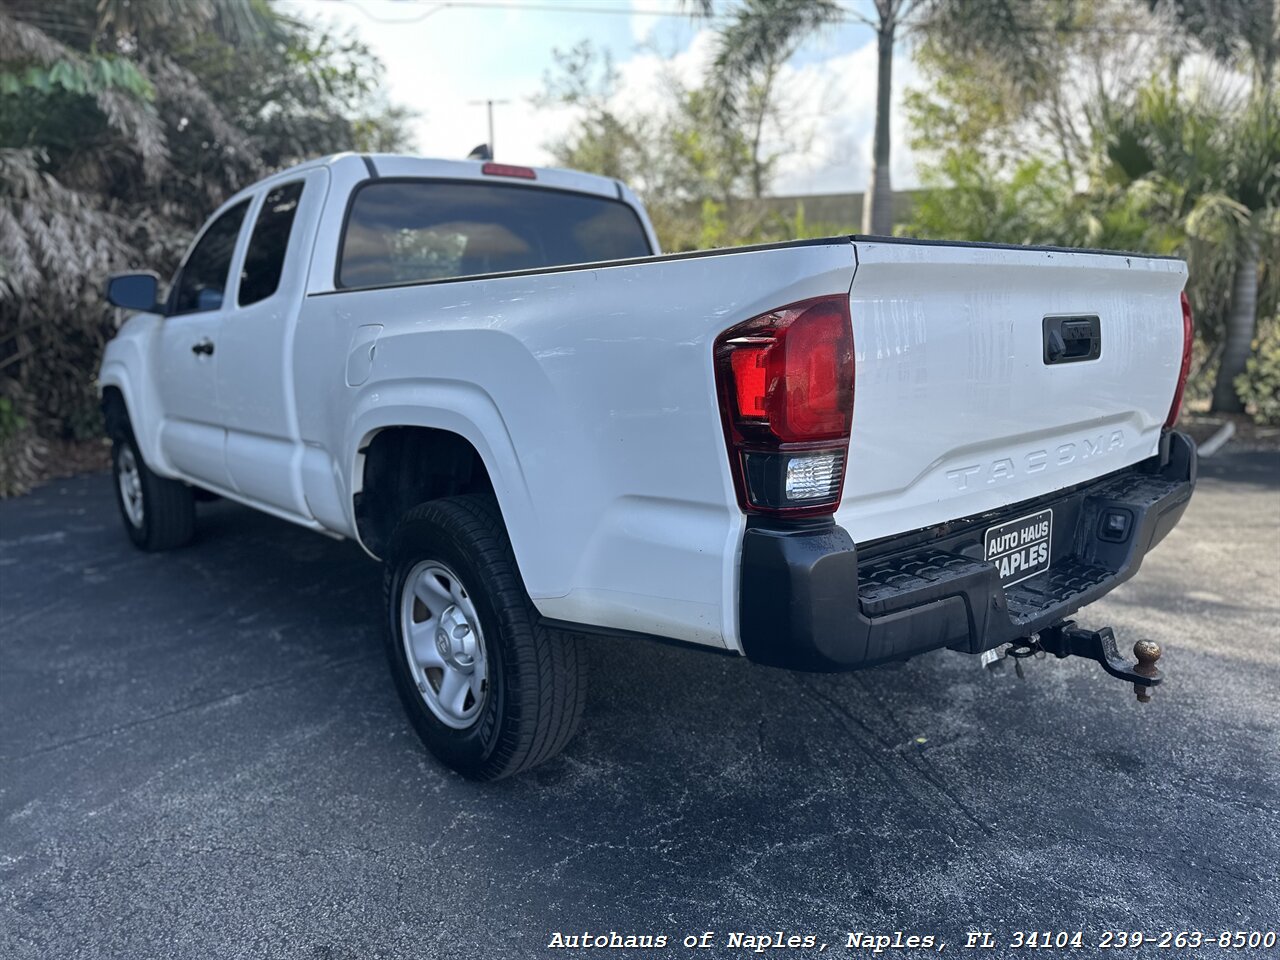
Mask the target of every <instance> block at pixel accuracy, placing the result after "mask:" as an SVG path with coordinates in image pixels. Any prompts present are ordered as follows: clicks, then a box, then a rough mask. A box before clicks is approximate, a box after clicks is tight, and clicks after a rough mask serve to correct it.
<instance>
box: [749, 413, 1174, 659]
mask: <svg viewBox="0 0 1280 960" xmlns="http://www.w3.org/2000/svg"><path fill="white" fill-rule="evenodd" d="M1195 479H1196V453H1195V445H1194V444H1193V443H1192V442H1191V440H1190V439H1189V438H1188V437H1187V436H1186V435H1185V434H1182V433H1169V434H1166V435H1165V437H1164V439H1163V440H1162V442H1161V447H1160V453H1159V455H1158V456H1156V457H1153V458H1151V459H1150V460H1147V461H1144V462H1143V463H1140V464H1137V465H1136V466H1134V467H1131V468H1129V469H1127V470H1123V471H1121V472H1119V473H1116V474H1112V475H1110V476H1107V477H1103V478H1102V479H1100V480H1097V481H1094V482H1092V483H1089V484H1085V485H1083V486H1081V487H1078V488H1075V489H1072V490H1070V491H1065V492H1060V493H1058V494H1054V495H1051V496H1049V497H1044V498H1041V499H1039V500H1035V501H1031V502H1029V503H1021V504H1016V505H1012V506H1010V507H1009V508H1008V509H1007V510H1003V511H1000V512H998V513H995V514H988V515H984V516H982V517H974V518H969V519H967V520H963V521H957V522H955V523H951V524H947V525H946V526H945V528H941V529H938V530H932V531H921V532H919V533H916V534H909V535H906V536H903V537H897V538H893V539H891V540H889V541H881V542H877V543H874V544H868V545H864V546H863V548H862V553H863V556H861V557H860V556H859V548H857V547H855V545H854V542H853V539H852V538H851V537H850V536H849V534H848V532H847V531H845V530H844V529H843V528H841V527H839V526H837V525H836V524H834V523H826V524H824V525H813V526H797V527H792V528H783V527H778V526H769V525H759V526H750V527H749V528H748V529H747V532H746V535H745V537H744V540H743V545H742V566H741V580H740V584H739V588H740V589H739V623H740V624H741V626H740V636H741V641H742V649H743V651H744V652H745V653H746V655H747V656H748V657H749V658H750V659H752V660H755V661H757V662H759V663H766V664H770V665H772V666H779V667H789V668H792V669H797V670H853V669H857V668H859V667H864V666H871V665H873V664H876V663H883V662H885V661H889V660H899V659H903V658H905V657H909V656H913V655H915V654H918V653H924V652H925V651H928V650H934V649H937V648H939V647H950V648H952V649H955V650H960V651H963V652H967V653H980V652H981V651H983V650H987V649H990V648H992V647H996V646H999V645H1000V644H1003V643H1009V642H1012V641H1014V640H1017V639H1019V638H1022V637H1027V636H1030V635H1031V634H1034V633H1037V632H1039V631H1040V630H1043V629H1044V628H1046V627H1048V626H1050V625H1051V624H1054V623H1056V622H1058V621H1060V620H1062V619H1063V618H1065V617H1068V616H1070V615H1071V614H1073V613H1074V612H1075V611H1077V610H1079V609H1080V608H1081V607H1083V606H1085V605H1086V604H1088V603H1092V602H1093V601H1094V600H1097V599H1098V598H1099V597H1101V596H1103V595H1104V594H1106V593H1107V592H1109V591H1110V590H1112V589H1114V588H1115V587H1116V586H1117V585H1118V584H1121V583H1123V582H1124V581H1125V580H1128V579H1129V578H1130V577H1132V576H1133V575H1134V574H1135V573H1137V571H1138V567H1139V566H1140V564H1141V563H1142V558H1143V557H1144V556H1145V555H1146V553H1147V551H1149V550H1150V549H1151V548H1152V547H1154V546H1155V545H1156V544H1157V543H1159V542H1160V541H1161V540H1163V539H1164V537H1165V536H1166V535H1167V534H1168V533H1169V531H1170V530H1172V529H1173V527H1174V526H1175V525H1176V524H1177V522H1178V520H1179V519H1180V518H1181V516H1182V514H1183V511H1185V510H1186V508H1187V503H1188V502H1189V501H1190V499H1191V493H1192V490H1193V489H1194V487H1195ZM1045 508H1052V509H1053V510H1054V518H1055V519H1054V524H1055V541H1054V544H1053V546H1052V553H1051V558H1052V562H1051V565H1050V568H1049V570H1047V571H1046V572H1045V573H1042V574H1039V575H1038V576H1035V577H1032V578H1031V579H1029V580H1024V581H1022V582H1021V583H1018V584H1015V585H1013V586H1011V587H1009V588H1007V589H1006V588H1004V587H1002V586H1001V585H1000V578H999V575H998V573H997V571H996V568H995V566H994V565H993V564H991V563H988V562H986V561H985V560H983V558H982V543H983V533H984V532H985V530H986V529H987V528H988V527H990V526H992V525H993V524H998V523H1000V522H1002V521H1003V520H1009V519H1012V518H1014V517H1017V516H1019V515H1022V514H1026V513H1029V512H1031V511H1033V510H1041V509H1045ZM1113 512H1121V513H1124V514H1127V515H1128V517H1129V518H1130V523H1129V527H1128V530H1129V532H1128V535H1127V537H1126V538H1125V539H1124V540H1123V541H1122V542H1114V541H1109V540H1104V539H1102V538H1101V537H1100V536H1099V535H1098V534H1099V530H1100V527H1101V522H1102V518H1103V517H1104V516H1105V515H1107V514H1109V513H1113Z"/></svg>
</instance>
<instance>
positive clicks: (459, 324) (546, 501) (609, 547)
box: [100, 155, 1185, 650]
mask: <svg viewBox="0 0 1280 960" xmlns="http://www.w3.org/2000/svg"><path fill="white" fill-rule="evenodd" d="M374 160H375V163H376V164H377V167H378V171H379V173H380V174H381V175H386V176H427V177H444V178H449V179H457V178H463V179H467V178H475V179H478V178H480V177H481V174H480V170H479V167H480V165H479V164H476V163H457V162H451V161H427V160H415V159H411V158H393V157H375V158H374ZM368 177H369V171H368V169H367V167H366V165H365V163H364V161H363V160H362V159H361V158H359V157H355V156H350V155H347V156H341V157H335V158H328V159H325V160H322V161H317V162H315V163H313V164H309V165H305V166H304V167H302V168H296V169H294V170H291V171H285V172H283V173H281V174H278V175H276V176H275V177H272V178H270V179H269V180H267V181H264V182H263V183H260V184H255V185H254V186H253V187H250V188H248V189H247V190H246V191H243V192H242V193H241V194H239V195H237V196H236V197H233V198H232V199H231V200H229V201H228V204H227V206H229V205H230V204H232V203H234V202H236V201H238V200H240V199H243V198H244V197H246V196H247V197H250V198H252V200H253V203H252V204H251V209H250V212H249V215H248V217H247V218H246V226H245V228H244V231H243V232H242V235H241V238H240V244H239V246H238V248H237V253H236V259H235V261H234V266H233V276H238V271H239V267H238V264H239V263H240V262H241V260H242V258H243V255H244V246H245V243H246V237H247V233H248V231H249V230H251V229H252V224H253V221H254V219H255V218H256V215H257V208H258V206H260V204H261V198H262V196H263V195H264V193H265V191H266V190H268V189H270V188H271V187H272V186H275V185H279V184H281V183H285V182H288V181H290V180H294V179H299V178H306V180H307V188H306V190H305V191H304V195H303V201H302V205H301V206H300V208H299V212H298V216H297V220H296V222H295V225H294V233H293V239H292V241H291V244H290V250H289V253H288V257H287V259H286V266H285V271H284V275H283V277H282V281H281V285H280V290H279V291H278V292H277V294H276V295H275V296H274V297H272V298H269V299H268V300H266V301H263V302H262V303H261V304H258V305H256V306H254V307H252V308H250V309H249V310H245V311H239V310H237V309H228V310H224V311H222V312H220V313H218V314H216V315H214V314H203V315H198V316H200V317H202V318H203V320H202V321H201V322H202V323H204V325H205V327H207V328H208V329H202V331H201V335H207V336H209V338H210V339H212V340H214V341H215V342H216V343H217V344H218V350H217V352H216V353H215V355H214V360H216V363H214V364H210V365H209V367H210V369H211V370H212V371H213V372H212V373H210V374H209V376H207V377H206V378H205V380H204V381H199V382H196V381H190V382H187V381H183V378H182V377H181V376H179V375H178V371H180V369H181V368H183V366H184V365H186V366H189V365H190V364H189V363H188V360H190V359H191V358H192V355H191V354H190V352H189V347H190V344H188V343H187V340H193V338H192V337H191V336H190V334H191V333H192V332H193V331H188V330H184V329H183V328H182V325H181V324H180V323H177V322H176V321H184V320H188V318H185V317H175V318H168V319H164V318H160V317H157V316H154V315H147V316H137V317H134V318H131V319H130V320H129V321H128V322H127V323H126V324H125V325H124V326H123V327H122V329H121V331H120V333H119V335H118V336H117V337H116V338H115V340H113V341H112V342H111V343H110V344H109V345H108V348H107V352H106V355H105V357H104V360H103V366H102V370H101V374H100V382H101V384H102V385H103V386H104V387H106V386H115V387H118V388H119V389H120V390H121V391H122V392H123V394H124V397H125V400H126V403H127V405H128V408H129V413H130V417H131V420H132V422H133V425H134V429H135V433H136V435H137V437H138V440H139V443H140V445H141V450H142V453H143V456H144V457H145V459H146V460H147V462H148V464H150V465H151V466H152V467H153V469H155V470H156V471H157V472H159V473H161V474H163V475H166V476H171V477H177V478H181V479H184V480H187V481H189V482H192V483H195V484H197V485H200V486H203V487H207V488H209V489H213V490H216V491H217V492H219V493H223V494H225V495H226V496H229V497H231V498H233V499H236V500H239V501H241V502H244V503H248V504H250V505H252V506H255V507H258V508H259V509H262V510H265V511H267V512H269V513H272V514H274V515H276V516H281V517H285V518H286V519H289V520H293V521H294V522H297V523H301V524H304V525H306V526H309V527H312V528H314V529H318V530H320V531H322V532H327V533H330V534H333V535H337V536H356V535H357V534H356V526H355V520H354V511H353V497H354V495H355V494H356V493H357V492H358V490H359V485H360V483H361V480H362V469H363V460H362V454H361V450H362V448H363V447H364V446H365V445H366V444H367V443H368V442H369V440H370V439H371V438H372V437H373V436H374V435H375V434H376V433H377V432H378V431H379V430H381V429H384V428H389V427H397V426H424V427H432V428H436V429H442V430H449V431H453V432H455V433H457V434H459V435H461V436H463V437H465V438H466V439H467V440H469V441H470V442H471V443H472V445H473V446H474V447H475V449H476V450H477V451H478V453H479V454H480V456H481V458H482V459H483V461H484V463H485V466H486V468H487V470H488V472H489V475H490V478H491V479H492V482H493V485H494V489H495V493H496V494H497V497H498V501H499V504H500V506H501V508H502V513H503V517H504V519H505V521H506V524H507V527H508V529H509V531H510V534H511V540H512V544H513V547H514V549H515V554H516V559H517V561H518V563H519V566H520V570H521V573H522V575H523V577H524V580H525V584H526V586H527V587H528V590H529V593H530V595H531V596H532V597H533V599H534V602H535V604H536V605H537V607H538V609H539V610H540V611H541V612H542V613H543V614H544V615H546V616H548V617H553V618H556V619H560V620H567V621H573V622H578V623H584V624H591V625H596V626H601V627H609V628H614V629H620V630H631V631H638V632H642V633H650V634H657V635H661V636H667V637H673V638H676V639H680V640H686V641H690V642H694V643H700V644H706V645H711V646H717V647H726V648H729V649H732V650H737V649H739V646H738V640H737V634H738V631H737V623H736V616H737V608H738V602H737V601H738V597H737V590H738V586H737V584H738V570H737V566H738V556H739V551H740V548H741V543H742V536H743V530H744V527H745V518H744V517H743V514H742V512H741V511H740V509H739V508H738V506H737V503H736V499H735V496H734V491H733V483H732V479H731V477H730V474H729V461H728V457H727V454H726V451H725V442H724V436H723V432H722V427H721V421H720V414H719V410H718V405H717V400H716V393H715V382H714V374H713V369H712V363H711V354H712V344H713V341H714V339H715V337H716V336H717V334H719V333H720V332H721V331H723V330H725V329H726V328H728V327H730V326H732V325H734V324H736V323H739V322H741V321H743V320H746V319H748V318H750V317H753V316H756V315H758V314H760V313H763V312H766V311H768V310H770V309H773V308H776V307H778V306H782V305H785V304H787V303H791V302H795V301H798V300H803V299H808V298H810V297H816V296H821V295H830V294H833V293H836V294H843V293H846V292H848V293H849V295H850V296H851V301H852V302H851V308H852V316H853V324H854V340H855V345H856V357H857V385H856V402H855V413H854V428H853V436H852V443H851V448H850V455H849V466H848V472H847V475H846V485H845V497H844V501H843V503H842V504H841V506H840V509H839V511H838V513H837V521H838V522H839V523H841V524H842V525H843V526H845V527H846V528H847V529H848V530H849V531H850V533H851V534H852V535H853V537H854V539H855V540H858V541H862V542H865V541H868V540H874V539H879V538H881V537H886V536H892V535H894V534H896V533H902V532H906V531H909V530H915V529H918V528H921V527H924V526H928V525H930V524H933V523H938V522H942V521H946V520H950V519H955V518H958V517H961V516H967V515H972V514H974V513H979V512H982V511H985V510H988V509H992V508H995V507H999V506H1002V505H1005V504H1009V503H1013V502H1017V501H1020V500H1024V499H1028V498H1031V497H1035V496H1038V495H1040V494H1044V493H1048V492H1052V491H1053V490H1056V489H1060V488H1062V487H1066V486H1069V485H1072V484H1075V483H1080V482H1082V481H1084V480H1088V479H1091V478H1093V477H1096V476H1099V475H1101V474H1104V473H1109V472H1111V471H1113V470H1116V469H1119V468H1121V467H1123V466H1125V465H1127V464H1130V463H1133V462H1136V461H1138V460H1141V459H1143V458H1145V457H1147V456H1149V455H1151V454H1152V453H1153V452H1154V451H1155V447H1156V443H1157V441H1158V438H1159V434H1160V427H1161V424H1162V423H1163V420H1164V418H1165V415H1166V413H1167V411H1168V408H1169V402H1170V399H1171V397H1172V394H1173V389H1174V383H1175V381H1176V378H1177V370H1178V364H1179V362H1180V359H1181V349H1182V333H1181V316H1180V312H1179V305H1178V292H1179V291H1180V290H1181V288H1182V286H1183V283H1184V282H1185V267H1184V265H1183V264H1181V263H1180V262H1177V261H1156V260H1143V259H1136V258H1134V259H1127V258H1124V257H1116V256H1100V255H1094V254H1084V253H1065V254H1064V253H1050V252H1047V251H1035V250H996V249H988V248H976V247H949V246H923V245H911V244H904V243H883V242H879V243H878V242H874V241H863V240H857V241H850V240H849V239H846V238H835V239H832V240H830V241H822V242H808V243H804V244H795V245H789V246H781V247H774V248H768V249H756V250H743V251H734V250H726V251H720V252H714V253H710V254H699V255H691V256H686V257H676V258H663V259H655V260H652V261H648V260H646V261H638V262H630V263H618V264H601V265H593V266H589V267H575V268H566V269H560V270H549V271H542V272H538V273H529V274H523V275H510V276H494V277H481V278H473V279H465V280H456V281H448V282H438V283H428V284H417V285H409V286H402V287H393V288H386V289H372V290H353V291H334V267H335V261H336V257H337V250H338V242H339V238H340V234H341V229H342V222H343V219H344V217H345V214H346V207H347V200H348V198H349V196H350V194H351V191H352V190H353V188H354V187H355V186H357V185H358V184H359V183H361V182H363V181H365V180H367V179H368ZM538 177H539V180H538V181H537V182H536V183H535V184H532V185H531V186H530V188H531V189H539V188H541V187H546V186H552V187H555V188H557V189H570V190H579V191H583V192H588V193H596V194H599V195H603V196H616V197H619V198H620V199H622V200H624V201H626V202H628V203H630V204H631V205H632V206H634V207H635V208H636V210H637V212H638V214H639V215H640V217H641V220H642V223H643V224H644V227H645V229H646V231H647V232H648V233H649V235H650V237H651V240H652V227H651V226H650V225H649V222H648V219H647V217H645V216H644V213H643V209H642V208H641V207H640V206H639V204H638V201H636V200H635V198H634V196H632V195H631V193H630V191H628V190H626V189H625V188H624V187H622V186H621V185H619V184H616V183H615V182H614V181H610V180H605V179H603V178H598V177H591V176H588V175H585V174H576V173H572V172H569V171H539V172H538ZM655 249H656V241H655ZM855 274H856V275H855ZM235 286H236V284H235V282H234V280H233V282H232V284H231V285H230V287H229V289H228V296H227V302H228V303H234V302H235V292H236V291H235ZM1058 313H1062V314H1076V313H1096V314H1098V315H1099V316H1100V317H1102V324H1103V351H1102V357H1101V358H1100V359H1099V360H1098V361H1093V362H1089V363H1080V364H1069V365H1063V366H1055V367H1045V366H1044V365H1043V363H1042V360H1041V336H1042V334H1041V320H1042V318H1043V317H1044V316H1045V315H1049V314H1058ZM188 322H190V321H188ZM180 335H181V336H180ZM166 338H168V339H169V340H171V341H172V343H171V344H170V345H169V346H167V347H166V346H165V342H166ZM194 339H198V337H195V338H194ZM224 346H225V349H224ZM183 350H186V351H187V352H186V353H183ZM179 382H181V384H182V385H181V387H178V386H175V384H178V383H179ZM210 384H212V387H210ZM193 391H203V393H202V394H201V396H202V397H203V396H205V395H206V394H207V395H208V396H209V399H208V400H207V402H206V401H204V400H201V399H200V398H198V397H195V396H194V395H193ZM193 430H194V431H196V433H197V434H199V430H205V431H206V432H205V433H204V434H202V435H196V436H194V437H193V435H192V431H193ZM202 436H203V440H202V439H201V437H202ZM1099 437H1101V438H1102V443H1101V444H1100V445H1099V444H1098V443H1097V440H1098V438H1099ZM1116 438H1119V439H1118V440H1116ZM1068 447H1070V449H1069V450H1067V449H1066V448H1068ZM1064 450H1065V451H1066V452H1064ZM179 452H180V453H181V457H182V459H181V462H178V458H177V457H176V456H171V455H170V453H179Z"/></svg>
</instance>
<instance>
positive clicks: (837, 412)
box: [715, 294, 854, 516]
mask: <svg viewBox="0 0 1280 960" xmlns="http://www.w3.org/2000/svg"><path fill="white" fill-rule="evenodd" d="M715 362H716V379H717V383H718V386H719V391H720V407H721V410H720V412H721V417H722V419H723V421H724V429H725V438H726V440H727V441H728V444H729V456H730V461H731V464H732V467H733V474H734V483H735V485H736V486H737V489H738V500H739V503H740V504H741V505H742V508H743V509H744V510H748V511H753V512H763V513H780V514H786V515H787V516H810V515H814V514H823V513H831V512H833V511H834V510H835V508H836V506H837V505H838V504H839V502H840V492H841V490H842V488H843V485H844V461H845V455H846V453H847V451H848V446H849V430H850V427H851V426H852V423H853V387H854V383H853V377H854V363H853V328H852V325H851V323H850V319H849V298H848V296H847V295H844V294H842V295H839V296H833V297H819V298H817V299H814V300H806V301H803V302H802V303H793V304H791V305H790V306H786V307H782V308H780V309H778V310H773V311H770V312H769V313H766V314H762V315H761V316H758V317H755V318H754V319H751V320H748V321H746V322H745V323H740V324H738V325H737V326H735V327H732V328H730V329H729V330H726V331H725V332H724V333H722V334H721V335H720V336H719V337H718V338H717V339H716V346H715Z"/></svg>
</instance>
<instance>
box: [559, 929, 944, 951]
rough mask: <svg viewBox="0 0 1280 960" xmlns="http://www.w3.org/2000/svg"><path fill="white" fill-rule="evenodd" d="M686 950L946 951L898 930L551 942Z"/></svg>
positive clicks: (577, 935) (585, 936)
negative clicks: (832, 935)
mask: <svg viewBox="0 0 1280 960" xmlns="http://www.w3.org/2000/svg"><path fill="white" fill-rule="evenodd" d="M676 946H683V947H685V948H687V949H689V950H711V949H719V950H721V951H724V950H739V951H742V952H744V953H757V954H762V953H768V952H771V951H773V950H814V951H818V952H824V951H826V950H828V949H831V950H839V949H841V948H843V949H845V950H858V951H866V952H867V953H870V954H872V955H876V954H880V953H884V952H885V951H886V950H931V951H935V952H937V953H941V952H942V951H943V950H944V949H945V948H946V943H944V942H943V941H942V940H940V939H939V938H937V937H935V936H933V935H931V934H926V935H920V934H914V933H904V932H903V931H901V930H896V931H894V932H892V933H864V932H856V933H846V934H845V935H844V937H843V939H839V938H833V939H831V940H824V939H820V938H819V937H818V936H817V935H816V934H811V933H807V934H799V933H790V932H788V931H786V930H774V931H772V932H769V933H744V932H742V931H732V932H727V933H721V932H718V931H715V930H706V931H703V932H701V933H691V934H688V935H685V936H679V935H677V936H674V937H672V936H668V935H667V934H665V933H659V934H636V933H619V932H618V931H616V930H610V931H609V932H608V933H601V932H595V931H591V930H584V931H581V932H577V931H575V932H569V933H565V932H562V931H559V930H557V931H555V932H554V933H552V934H551V936H550V938H549V939H548V941H547V947H548V949H554V948H562V949H571V950H589V949H599V950H663V949H666V948H668V947H676Z"/></svg>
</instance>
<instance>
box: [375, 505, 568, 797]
mask: <svg viewBox="0 0 1280 960" xmlns="http://www.w3.org/2000/svg"><path fill="white" fill-rule="evenodd" d="M384 588H385V589H384V593H385V597H386V610H387V621H388V630H387V659H388V662H389V663H390V666H391V674H392V676H393V678H394V680H395V684H396V690H397V691H398V692H399V694H400V699H401V701H402V702H403V704H404V708H405V711H406V712H407V713H408V715H409V719H410V721H411V722H412V724H413V727H414V729H415V730H416V731H417V732H418V735H419V736H420V737H421V738H422V741H423V743H424V744H426V746H427V749H428V750H430V751H431V753H433V754H434V755H435V756H436V757H437V758H438V759H439V760H440V761H441V762H442V763H444V764H445V765H446V766H449V767H451V768H453V769H454V770H456V771H458V772H459V773H461V774H462V775H464V776H466V777H469V778H471V779H473V780H498V779H501V778H503V777H509V776H511V775H513V774H516V773H520V772H522V771H524V770H528V769H530V768H531V767H534V766H537V765H538V764H540V763H543V762H545V761H547V760H550V759H551V758H552V757H554V756H556V755H557V754H558V753H560V751H561V750H563V749H564V748H565V746H566V745H567V744H568V743H569V741H570V740H571V739H572V738H573V735H574V733H575V732H576V731H577V729H578V724H579V722H580V720H581V719H582V710H583V706H584V703H585V700H586V657H585V650H584V649H583V645H582V641H581V640H580V639H579V638H577V637H573V636H564V635H560V634H558V633H554V632H552V631H550V630H547V629H546V628H545V627H543V626H542V625H541V623H540V621H539V617H538V613H537V610H536V609H535V608H534V606H533V602H532V601H531V600H530V599H529V595H528V593H526V591H525V589H524V583H523V581H522V580H521V578H520V573H519V570H518V569H517V567H516V562H515V556H514V554H513V553H512V550H511V542H510V540H509V539H508V537H507V531H506V528H505V526H504V525H503V523H502V517H501V515H500V513H499V511H498V507H497V504H496V503H495V502H494V501H493V500H492V498H488V497H478V496H460V497H449V498H445V499H441V500H433V501H430V502H428V503H424V504H421V505H419V506H417V507H415V508H413V509H412V510H410V511H409V512H408V513H407V514H405V516H404V517H403V518H402V519H401V520H400V523H399V524H398V525H397V526H396V529H395V532H394V533H393V534H392V538H391V546H390V548H389V550H388V553H387V564H386V573H385V578H384ZM441 628H445V631H446V635H445V636H444V637H441V632H440V631H441ZM406 636H408V637H409V642H406ZM415 639H416V640H417V641H418V642H417V643H415V642H414V641H415ZM460 685H461V686H460Z"/></svg>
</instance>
